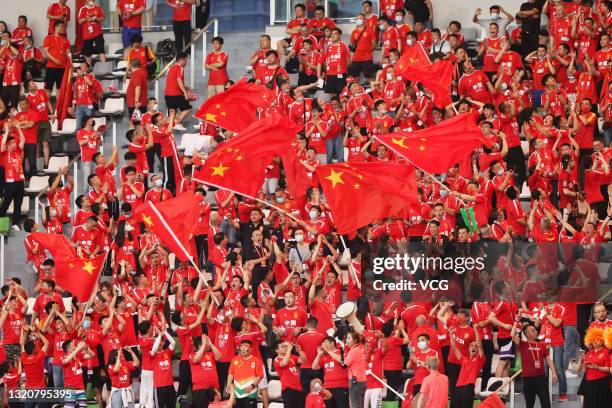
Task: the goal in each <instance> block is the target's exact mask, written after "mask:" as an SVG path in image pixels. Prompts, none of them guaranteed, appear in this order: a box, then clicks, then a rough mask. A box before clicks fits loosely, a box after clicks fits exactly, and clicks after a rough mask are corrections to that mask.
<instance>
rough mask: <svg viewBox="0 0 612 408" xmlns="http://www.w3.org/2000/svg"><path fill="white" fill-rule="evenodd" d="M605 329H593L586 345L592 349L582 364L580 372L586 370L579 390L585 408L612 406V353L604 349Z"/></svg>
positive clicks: (587, 337)
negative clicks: (611, 363) (611, 404)
mask: <svg viewBox="0 0 612 408" xmlns="http://www.w3.org/2000/svg"><path fill="white" fill-rule="evenodd" d="M603 338H604V331H603V329H600V328H596V327H592V328H590V329H589V330H588V331H587V333H586V336H584V344H585V345H586V346H587V347H588V348H589V349H590V350H589V351H588V352H587V353H586V354H585V356H584V357H583V358H582V361H581V362H580V367H579V369H580V370H583V369H584V370H585V374H584V378H583V380H582V382H581V383H580V387H579V388H578V395H582V396H583V397H584V401H583V405H582V406H583V407H584V408H596V407H605V406H608V405H609V404H610V401H611V400H612V395H611V394H610V352H609V351H608V350H607V349H606V348H605V347H603V344H604V340H603Z"/></svg>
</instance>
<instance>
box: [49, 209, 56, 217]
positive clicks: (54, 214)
mask: <svg viewBox="0 0 612 408" xmlns="http://www.w3.org/2000/svg"><path fill="white" fill-rule="evenodd" d="M49 215H50V216H51V217H55V216H57V211H56V210H50V211H49Z"/></svg>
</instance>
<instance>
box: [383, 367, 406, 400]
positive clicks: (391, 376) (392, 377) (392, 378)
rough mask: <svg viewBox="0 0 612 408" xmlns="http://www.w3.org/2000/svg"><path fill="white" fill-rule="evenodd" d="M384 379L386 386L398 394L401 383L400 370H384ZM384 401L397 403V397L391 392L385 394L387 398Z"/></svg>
mask: <svg viewBox="0 0 612 408" xmlns="http://www.w3.org/2000/svg"><path fill="white" fill-rule="evenodd" d="M384 373H385V378H386V379H387V385H388V386H389V387H391V388H393V389H394V390H395V391H397V392H400V385H401V382H402V372H401V371H400V370H389V371H388V370H385V371H384ZM384 401H397V395H395V394H394V393H392V392H387V396H386V397H385V398H384Z"/></svg>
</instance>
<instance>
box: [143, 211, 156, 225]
mask: <svg viewBox="0 0 612 408" xmlns="http://www.w3.org/2000/svg"><path fill="white" fill-rule="evenodd" d="M142 220H143V221H144V223H145V224H147V227H150V226H151V225H153V220H152V219H151V217H149V216H147V215H145V214H142Z"/></svg>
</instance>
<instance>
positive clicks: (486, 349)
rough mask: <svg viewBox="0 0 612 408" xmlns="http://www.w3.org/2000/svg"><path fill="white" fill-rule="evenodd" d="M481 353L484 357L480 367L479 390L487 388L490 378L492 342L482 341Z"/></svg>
mask: <svg viewBox="0 0 612 408" xmlns="http://www.w3.org/2000/svg"><path fill="white" fill-rule="evenodd" d="M482 351H483V353H484V356H485V363H484V365H483V366H482V376H481V377H482V385H481V386H480V389H481V390H484V389H486V388H487V382H488V381H489V378H491V364H492V363H493V352H494V346H493V340H483V341H482Z"/></svg>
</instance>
